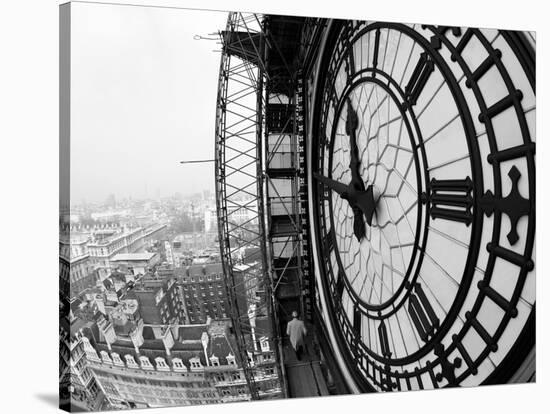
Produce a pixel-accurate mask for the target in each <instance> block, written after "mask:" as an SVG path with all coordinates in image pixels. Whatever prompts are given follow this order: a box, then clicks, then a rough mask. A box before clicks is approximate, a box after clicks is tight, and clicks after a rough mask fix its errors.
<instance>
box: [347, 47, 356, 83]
mask: <svg viewBox="0 0 550 414" xmlns="http://www.w3.org/2000/svg"><path fill="white" fill-rule="evenodd" d="M346 69H347V70H346V72H347V73H348V83H349V82H351V78H352V77H353V75H355V56H354V55H353V47H352V46H351V44H350V43H349V42H348V55H347V59H346Z"/></svg>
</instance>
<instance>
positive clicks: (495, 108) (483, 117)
mask: <svg viewBox="0 0 550 414" xmlns="http://www.w3.org/2000/svg"><path fill="white" fill-rule="evenodd" d="M522 99H523V93H522V92H521V91H520V90H519V89H517V90H515V91H514V92H513V93H511V94H510V95H508V96H505V97H504V98H502V99H501V100H500V101H498V102H496V103H494V104H493V105H491V106H490V107H489V108H487V109H486V110H485V112H482V113H480V114H479V116H478V119H479V122H487V121H489V120H490V119H491V118H493V117H495V116H497V115H498V114H500V113H501V112H504V111H505V110H506V109H508V108H510V107H511V106H513V105H514V104H515V103H516V102H519V101H521V100H522Z"/></svg>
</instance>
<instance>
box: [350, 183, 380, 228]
mask: <svg viewBox="0 0 550 414" xmlns="http://www.w3.org/2000/svg"><path fill="white" fill-rule="evenodd" d="M355 205H356V206H357V207H358V208H359V209H360V210H361V211H362V212H363V213H364V214H365V217H366V218H367V224H368V225H369V226H372V216H373V214H374V212H375V210H376V202H375V201H374V193H373V191H372V185H369V186H368V187H367V189H366V190H364V191H357V192H356V194H355Z"/></svg>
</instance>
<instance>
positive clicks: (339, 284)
mask: <svg viewBox="0 0 550 414" xmlns="http://www.w3.org/2000/svg"><path fill="white" fill-rule="evenodd" d="M345 277H346V275H345V274H344V272H342V271H341V270H339V271H338V279H337V280H336V295H337V296H338V299H340V302H341V299H342V294H343V293H344V278H345Z"/></svg>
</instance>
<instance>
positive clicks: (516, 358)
mask: <svg viewBox="0 0 550 414" xmlns="http://www.w3.org/2000/svg"><path fill="white" fill-rule="evenodd" d="M379 27H384V28H389V29H397V30H401V31H403V32H406V33H408V34H409V35H410V36H411V37H412V38H413V39H414V40H415V41H416V42H417V43H419V44H421V45H422V47H423V48H424V50H426V51H427V52H429V53H430V55H431V57H432V58H433V59H434V61H435V62H436V64H437V65H438V68H439V69H440V71H441V72H442V74H443V75H444V76H445V77H446V78H447V79H451V80H454V75H453V74H452V72H451V70H450V68H449V67H448V66H447V64H446V63H445V62H444V61H443V59H442V58H441V56H440V55H439V54H438V52H437V50H438V49H439V48H441V45H442V44H443V45H445V47H447V48H448V49H449V50H450V51H451V53H452V56H453V60H455V61H456V62H457V63H458V64H459V65H460V66H461V68H462V70H463V72H464V75H465V76H466V78H467V80H468V82H469V84H470V87H471V89H472V90H473V93H474V95H475V97H476V99H477V101H478V104H479V105H480V108H481V110H482V113H485V112H486V111H487V107H486V105H484V101H483V96H482V95H481V92H480V89H479V87H478V85H477V79H475V76H474V75H473V74H472V72H471V71H470V69H469V68H468V66H467V65H466V63H465V61H464V59H463V58H462V57H461V55H460V50H459V48H460V47H461V46H460V45H461V44H460V42H459V44H458V45H457V46H456V47H455V46H453V44H452V43H451V42H450V41H449V39H448V38H447V37H446V33H447V32H448V31H449V29H451V31H452V33H453V34H454V33H455V31H458V30H460V29H456V28H449V27H437V26H423V29H424V30H430V31H431V32H433V36H432V37H431V39H430V41H428V40H427V39H425V38H424V37H423V36H421V35H419V34H418V33H416V32H415V31H414V30H413V29H411V28H409V27H407V26H404V25H399V24H393V23H390V24H385V23H374V24H372V25H369V26H368V28H367V29H364V30H363V31H366V30H375V29H377V28H379ZM342 32H345V33H346V34H345V36H347V39H348V41H344V42H342V43H340V44H339V45H338V46H343V47H344V48H345V47H346V46H348V47H349V45H351V44H352V42H350V41H349V39H351V38H354V37H355V36H360V35H361V34H362V33H357V32H356V31H355V32H354V30H353V28H352V24H351V23H350V22H346V21H334V22H333V25H332V28H331V31H330V33H329V34H328V38H327V43H326V47H325V51H324V54H323V56H322V57H321V65H320V66H321V68H326V67H328V64H329V62H330V60H331V59H332V58H333V53H334V52H335V51H334V47H335V45H336V44H337V41H338V38H339V36H340V35H341V33H342ZM501 34H502V36H503V38H504V39H505V40H506V41H507V42H508V44H509V45H510V47H511V48H512V50H513V51H514V53H516V56H517V57H518V60H519V61H520V63H521V65H522V67H523V68H524V71H525V72H526V74H527V76H528V78H529V81H530V82H531V86H532V88H533V90H535V88H534V51H532V48H531V47H530V45H529V44H528V42H527V41H526V40H525V39H524V38H523V35H522V34H521V33H514V32H501ZM466 36H469V37H471V36H476V37H478V38H479V39H480V40H481V41H482V44H483V45H484V47H486V48H487V49H488V51H489V54H490V55H491V56H495V55H496V52H495V50H494V49H493V48H492V46H491V45H490V43H489V42H488V41H487V40H486V39H485V38H484V36H483V35H482V34H481V32H480V31H479V30H477V29H466V32H465V35H464V37H466ZM344 43H346V44H344ZM463 46H464V45H462V47H463ZM491 49H492V50H491ZM336 52H338V50H337V51H336ZM339 52H340V53H342V52H341V51H339ZM344 60H345V57H344V58H342V59H341V60H340V61H341V62H343V61H344ZM495 60H496V63H495V65H496V67H497V68H498V70H499V72H500V73H501V74H504V75H503V77H504V79H505V81H506V84H507V86H508V89H509V90H510V96H512V97H513V96H516V95H514V92H515V90H513V84H512V82H511V80H510V78H509V76H508V75H507V74H506V69H505V68H504V67H503V64H502V62H500V61H499V60H498V59H495ZM328 72H329V71H326V70H325V71H323V70H321V71H320V78H319V79H318V85H322V86H323V90H322V93H318V94H317V96H316V97H315V98H314V99H315V102H314V107H315V108H321V103H322V100H323V94H324V92H325V90H324V85H325V81H326V78H327V76H329V73H328ZM451 86H453V87H452V88H451V91H452V92H453V96H454V98H455V101H456V103H457V108H459V111H460V112H461V119H462V123H463V126H464V128H465V131H466V132H467V133H466V136H467V141H468V148H469V151H470V154H471V158H470V161H471V163H472V174H473V181H474V183H477V185H476V186H474V200H476V202H475V203H474V205H473V215H472V233H471V234H472V240H471V243H470V249H469V253H468V259H467V265H466V269H465V273H464V275H465V278H464V279H463V282H462V283H461V288H460V290H459V294H458V295H457V297H456V298H455V301H454V303H453V305H452V307H451V309H450V310H449V313H448V315H447V317H446V318H445V321H444V324H443V325H442V326H441V327H440V329H439V330H438V331H437V332H436V334H435V335H434V336H433V338H432V340H431V341H430V342H429V343H426V345H425V347H424V348H423V349H424V350H425V353H424V354H426V353H427V352H429V351H430V350H433V349H435V347H436V346H437V345H438V344H439V343H440V340H441V338H442V337H443V335H445V334H446V333H447V331H448V329H449V328H450V324H451V323H452V321H453V320H454V317H456V315H457V314H458V311H459V310H460V307H461V305H462V302H463V300H464V297H465V295H466V293H467V292H468V289H469V288H470V285H471V281H472V276H473V272H474V270H475V269H474V268H475V264H476V261H477V255H478V252H479V248H480V246H479V244H480V239H481V237H480V234H479V232H477V231H476V229H477V228H478V227H479V226H481V223H482V220H483V213H485V214H487V211H486V209H484V208H483V207H482V206H481V205H480V203H479V202H478V200H481V199H482V197H483V182H482V178H481V177H480V175H481V168H480V167H479V168H476V167H475V166H474V164H475V165H479V163H480V162H481V159H480V155H479V149H478V148H477V142H476V139H475V138H476V135H475V128H474V125H473V121H472V119H471V117H470V116H469V112H468V111H462V110H461V109H460V108H465V107H466V101H465V99H464V96H463V95H462V92H461V91H460V87H459V86H458V84H456V85H451ZM512 100H513V103H512V104H513V105H514V106H515V107H516V113H517V115H518V118H522V117H523V119H520V126H521V130H522V134H523V137H524V140H526V141H529V139H528V137H529V131H528V129H527V124H526V121H525V116H524V114H523V112H522V111H521V106H520V105H519V101H518V100H517V99H516V100H514V99H513V98H512ZM463 112H465V113H464V114H463ZM321 116H322V117H323V118H324V116H325V115H324V114H320V113H319V111H316V112H315V113H314V114H313V122H312V125H313V131H312V134H311V136H313V137H320V136H321V135H320V131H323V130H324V128H323V125H322V122H321V119H320V118H321ZM335 119H337V117H335ZM485 124H486V127H487V135H488V138H489V142H490V148H491V153H492V154H494V155H495V156H496V157H498V155H499V153H498V149H497V145H496V139H495V136H494V131H493V129H492V125H491V119H490V117H487V118H486V120H485ZM419 137H421V134H419ZM526 137H527V138H526ZM472 146H473V149H474V150H475V151H472ZM526 146H527V150H526V152H525V157H526V159H527V163H528V169H529V194H530V199H529V212H528V215H529V228H528V232H527V239H528V240H527V242H526V246H525V252H526V253H525V254H524V257H525V258H526V259H525V262H526V264H525V265H524V267H523V268H522V270H521V272H520V276H519V278H518V283H517V284H516V287H515V292H514V295H513V298H512V300H511V301H510V306H511V307H512V308H513V307H514V306H515V303H516V302H517V300H518V298H519V294H520V293H521V287H522V286H523V283H524V281H525V278H526V274H527V272H528V271H530V270H531V269H532V261H531V260H530V259H529V258H530V257H531V253H532V249H533V244H534V223H535V222H534V217H535V199H534V188H535V180H534V179H535V168H534V143H532V142H526ZM421 147H422V150H423V146H421ZM312 148H314V149H317V150H318V149H319V147H318V146H317V145H312ZM513 155H514V154H511V155H510V154H507V155H505V156H513ZM317 156H319V154H317ZM315 157H316V155H314V159H313V163H312V164H313V165H315V163H316V161H317V160H316V159H315ZM424 157H425V155H424ZM498 161H499V160H498V159H496V161H494V164H493V173H494V185H495V197H500V198H502V194H501V181H500V180H501V177H500V170H499V168H498ZM415 162H417V161H415ZM476 174H477V176H476ZM425 178H426V181H427V180H428V174H426V175H425ZM428 185H429V183H426V186H428ZM311 191H313V199H314V200H318V202H317V203H313V206H312V207H313V209H314V211H313V213H314V216H315V217H324V215H322V214H321V211H322V209H323V206H322V204H323V201H322V197H320V194H322V192H323V189H322V188H321V187H320V186H318V185H314V186H313V188H312V189H311ZM419 201H421V200H419ZM330 205H332V204H331V203H330ZM419 205H420V204H419ZM419 210H420V209H419ZM426 213H427V209H426ZM505 213H506V214H510V212H507V211H505ZM501 215H502V212H501V211H498V210H494V217H495V218H494V220H495V222H494V227H493V239H492V240H493V243H498V238H499V236H500V231H501V226H500V224H501V223H500V219H501ZM331 217H332V215H331ZM426 225H427V219H426ZM321 226H322V222H320V223H319V225H317V226H315V229H314V232H315V237H317V239H318V240H322V236H323V234H322V233H323V232H322V231H321V230H322V229H321ZM425 236H427V232H425ZM423 246H425V243H423ZM317 249H318V251H317V255H318V257H322V256H323V253H324V252H323V249H322V247H321V246H319V245H318V246H317ZM498 253H500V254H502V252H495V251H494V250H493V251H491V254H490V256H489V262H488V264H487V268H486V274H485V277H484V281H485V282H486V283H488V282H489V280H490V278H491V276H492V270H493V267H494V262H495V260H496V256H497V254H498ZM472 255H473V256H472ZM501 257H502V256H501ZM420 266H421V264H419V266H418V267H420ZM321 270H322V272H323V275H322V277H321V279H322V285H323V286H322V290H323V292H324V293H323V292H321V294H326V295H327V296H328V300H327V303H328V306H329V312H328V313H329V315H330V318H331V321H330V323H331V324H332V325H333V326H336V325H342V323H343V326H342V328H343V330H345V331H346V332H345V333H344V332H341V331H340V330H338V329H336V331H337V333H336V337H337V341H338V344H339V347H340V349H341V350H343V352H342V354H343V356H344V358H345V360H346V362H347V365H348V367H350V372H351V374H352V376H353V377H354V382H355V383H356V384H357V385H358V386H359V388H360V389H361V390H362V391H365V392H368V391H374V390H375V388H374V387H373V386H372V385H371V384H370V383H368V382H367V381H366V380H365V376H364V375H363V374H360V373H359V372H357V371H356V370H357V368H356V367H357V359H358V358H359V360H361V358H362V357H363V356H362V355H353V354H352V353H351V352H349V351H348V346H349V344H354V345H356V346H360V344H359V342H360V341H358V340H357V338H354V337H353V327H351V326H350V322H349V321H348V320H347V317H343V318H341V317H340V318H339V316H338V315H339V314H340V311H341V309H338V308H339V306H338V305H339V304H338V303H333V301H332V300H331V298H330V292H332V291H333V289H334V287H333V286H331V281H329V278H328V277H327V274H326V273H325V272H326V269H324V268H322V269H321ZM412 285H413V284H410V285H409V286H408V288H409V289H410V288H412ZM479 288H480V292H479V294H478V297H477V298H476V302H475V304H474V306H473V307H472V309H471V311H470V316H471V318H470V319H468V320H467V321H466V323H465V325H464V326H463V328H462V329H461V331H460V332H459V333H458V334H457V335H455V337H454V338H455V342H454V343H453V345H451V346H449V347H448V349H446V350H444V349H439V348H438V354H437V355H438V358H437V359H436V360H435V361H433V362H432V363H428V364H427V365H426V366H425V367H423V368H422V369H419V370H416V371H415V372H411V373H408V375H406V378H405V380H406V381H407V383H408V381H409V379H410V378H411V377H416V378H417V379H418V378H419V375H420V374H421V373H423V372H426V371H429V373H430V375H431V377H432V382H433V386H434V388H438V381H436V379H435V377H434V372H433V367H435V366H437V365H440V366H441V374H440V375H443V376H444V377H445V378H446V379H447V380H448V383H449V386H453V385H456V384H458V383H460V382H461V381H462V380H463V379H464V378H465V377H466V376H467V375H470V374H472V373H475V372H476V370H477V366H478V365H479V364H480V363H481V362H482V361H483V360H484V359H485V358H486V356H487V355H488V354H489V353H490V352H491V351H493V350H495V344H496V343H497V342H498V339H499V337H500V335H501V334H502V331H503V330H504V328H505V327H506V325H507V324H508V322H509V320H510V318H512V317H514V316H513V312H512V311H510V312H507V313H506V315H505V316H504V318H503V320H501V322H500V325H499V328H498V329H497V331H496V332H495V334H494V335H493V337H492V339H491V341H489V342H488V343H487V344H486V345H487V346H486V348H485V349H484V351H482V353H481V355H480V356H479V357H478V358H476V360H475V361H472V360H471V359H470V360H468V358H466V357H464V358H463V359H464V362H466V364H467V365H468V369H466V370H465V371H464V373H463V374H461V376H459V377H458V378H456V377H454V369H453V363H451V362H449V361H448V356H449V354H450V353H451V352H452V351H453V350H454V349H455V348H456V349H459V350H460V341H461V339H462V338H463V337H464V335H465V334H466V332H467V331H468V329H470V328H472V324H475V316H476V315H477V312H478V311H479V309H480V307H481V304H482V302H483V300H484V299H485V296H486V294H484V292H483V291H482V286H479ZM340 316H341V314H340ZM534 319H535V306H534V305H533V309H532V311H531V315H530V316H529V319H528V321H527V323H526V324H525V326H524V329H523V332H522V333H521V334H520V336H519V340H518V341H517V342H516V344H515V345H514V346H513V348H512V349H511V350H510V351H509V352H508V354H507V356H506V357H505V358H504V360H503V361H502V363H501V364H500V365H499V367H498V368H497V369H496V370H495V371H494V372H493V373H492V374H491V375H489V377H488V378H486V380H485V381H484V382H483V383H484V384H493V383H502V382H506V381H507V380H508V379H509V378H510V377H511V375H512V374H513V373H514V372H515V371H516V370H517V368H518V366H519V364H520V363H521V362H522V361H523V360H524V358H525V357H526V355H527V354H528V353H529V352H530V351H531V349H532V347H533V346H534V343H535V330H534ZM503 321H504V323H503ZM346 336H347V337H348V338H347V339H346ZM350 339H351V340H350ZM364 351H368V350H366V349H365V350H364ZM366 354H369V353H368V352H366ZM461 354H462V353H461ZM413 355H414V354H413ZM463 356H464V355H463ZM371 357H373V358H374V355H371ZM374 359H375V360H378V362H380V363H381V364H386V368H382V367H381V366H380V367H377V366H376V365H375V364H373V374H372V376H370V377H371V381H373V383H375V384H376V385H377V386H379V387H380V388H382V389H386V390H391V389H395V388H399V381H396V383H392V381H391V379H392V377H393V378H403V377H404V375H403V374H402V373H399V372H397V371H396V372H393V373H392V372H391V371H390V369H389V366H388V365H387V364H388V362H389V360H387V359H384V358H374ZM393 362H394V363H396V360H393ZM359 365H362V364H359ZM367 366H368V364H367ZM367 376H369V375H367ZM377 377H378V378H377ZM419 385H420V387H421V388H422V384H421V383H419Z"/></svg>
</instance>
